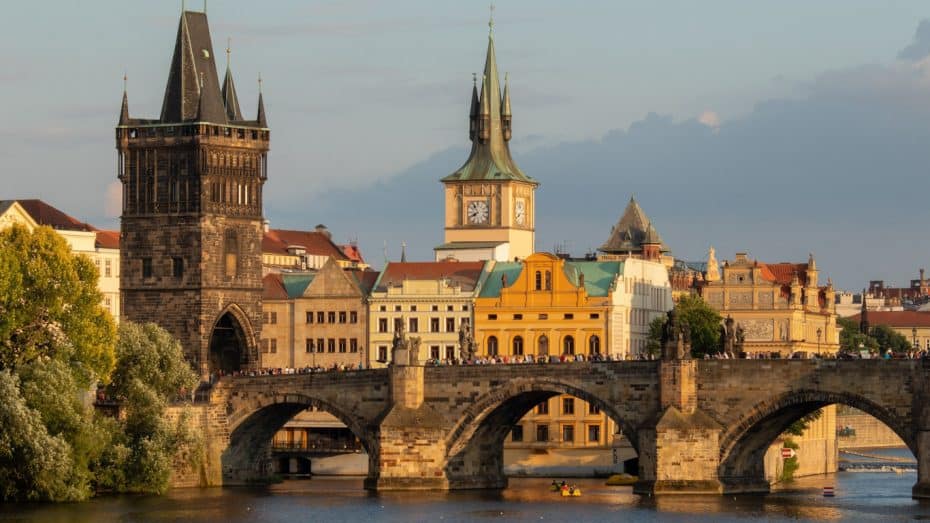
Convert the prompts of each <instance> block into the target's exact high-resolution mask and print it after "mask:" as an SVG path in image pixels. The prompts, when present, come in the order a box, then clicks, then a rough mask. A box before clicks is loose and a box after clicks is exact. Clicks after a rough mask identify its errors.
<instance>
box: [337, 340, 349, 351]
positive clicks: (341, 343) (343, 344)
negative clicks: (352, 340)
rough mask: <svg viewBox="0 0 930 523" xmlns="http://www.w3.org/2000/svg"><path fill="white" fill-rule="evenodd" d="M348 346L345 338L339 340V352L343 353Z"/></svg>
mask: <svg viewBox="0 0 930 523" xmlns="http://www.w3.org/2000/svg"><path fill="white" fill-rule="evenodd" d="M347 347H348V344H347V343H346V339H345V338H339V352H345V351H346V348H347Z"/></svg>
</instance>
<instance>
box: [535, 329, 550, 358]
mask: <svg viewBox="0 0 930 523" xmlns="http://www.w3.org/2000/svg"><path fill="white" fill-rule="evenodd" d="M537 355H539V356H548V355H549V338H548V337H547V336H546V335H545V334H543V335H542V336H540V337H539V348H538V351H537Z"/></svg>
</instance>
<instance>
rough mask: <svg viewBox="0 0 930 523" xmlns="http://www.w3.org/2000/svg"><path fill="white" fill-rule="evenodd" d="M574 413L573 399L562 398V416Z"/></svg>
mask: <svg viewBox="0 0 930 523" xmlns="http://www.w3.org/2000/svg"><path fill="white" fill-rule="evenodd" d="M574 413H575V398H562V414H574Z"/></svg>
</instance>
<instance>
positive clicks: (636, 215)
mask: <svg viewBox="0 0 930 523" xmlns="http://www.w3.org/2000/svg"><path fill="white" fill-rule="evenodd" d="M650 229H652V230H651V231H650ZM647 236H649V239H650V240H652V241H653V242H656V241H657V243H659V244H661V247H660V250H661V251H662V252H668V251H669V248H668V246H667V245H665V243H664V242H663V241H662V238H661V237H660V236H659V233H658V232H657V231H656V230H655V228H654V227H652V224H651V223H650V221H649V217H648V216H646V213H645V212H643V209H642V208H641V207H640V206H639V203H637V202H636V199H635V198H630V203H628V204H627V206H626V209H625V210H624V211H623V215H622V216H621V217H620V220H619V221H618V222H617V224H616V225H614V226H613V228H612V229H611V230H610V237H609V238H607V241H606V242H604V245H601V246H600V248H598V250H599V251H601V252H606V253H614V254H623V253H626V252H639V251H641V250H642V247H643V242H644V241H646V239H647Z"/></svg>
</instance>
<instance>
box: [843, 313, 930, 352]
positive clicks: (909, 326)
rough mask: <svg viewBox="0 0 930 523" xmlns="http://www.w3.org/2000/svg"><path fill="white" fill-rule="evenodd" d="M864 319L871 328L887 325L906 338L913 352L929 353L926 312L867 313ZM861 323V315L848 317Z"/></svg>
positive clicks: (929, 326)
mask: <svg viewBox="0 0 930 523" xmlns="http://www.w3.org/2000/svg"><path fill="white" fill-rule="evenodd" d="M866 318H867V320H868V323H869V325H870V326H872V327H876V326H878V325H887V326H889V327H891V328H892V329H893V330H894V331H895V332H897V333H898V334H900V335H902V336H904V337H905V338H907V341H909V342H910V343H911V346H912V347H914V349H915V350H925V351H928V352H930V312H928V311H867V312H866ZM850 319H851V320H853V321H855V322H856V323H860V322H861V321H862V313H861V312H860V313H859V314H856V315H854V316H852V317H850Z"/></svg>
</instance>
